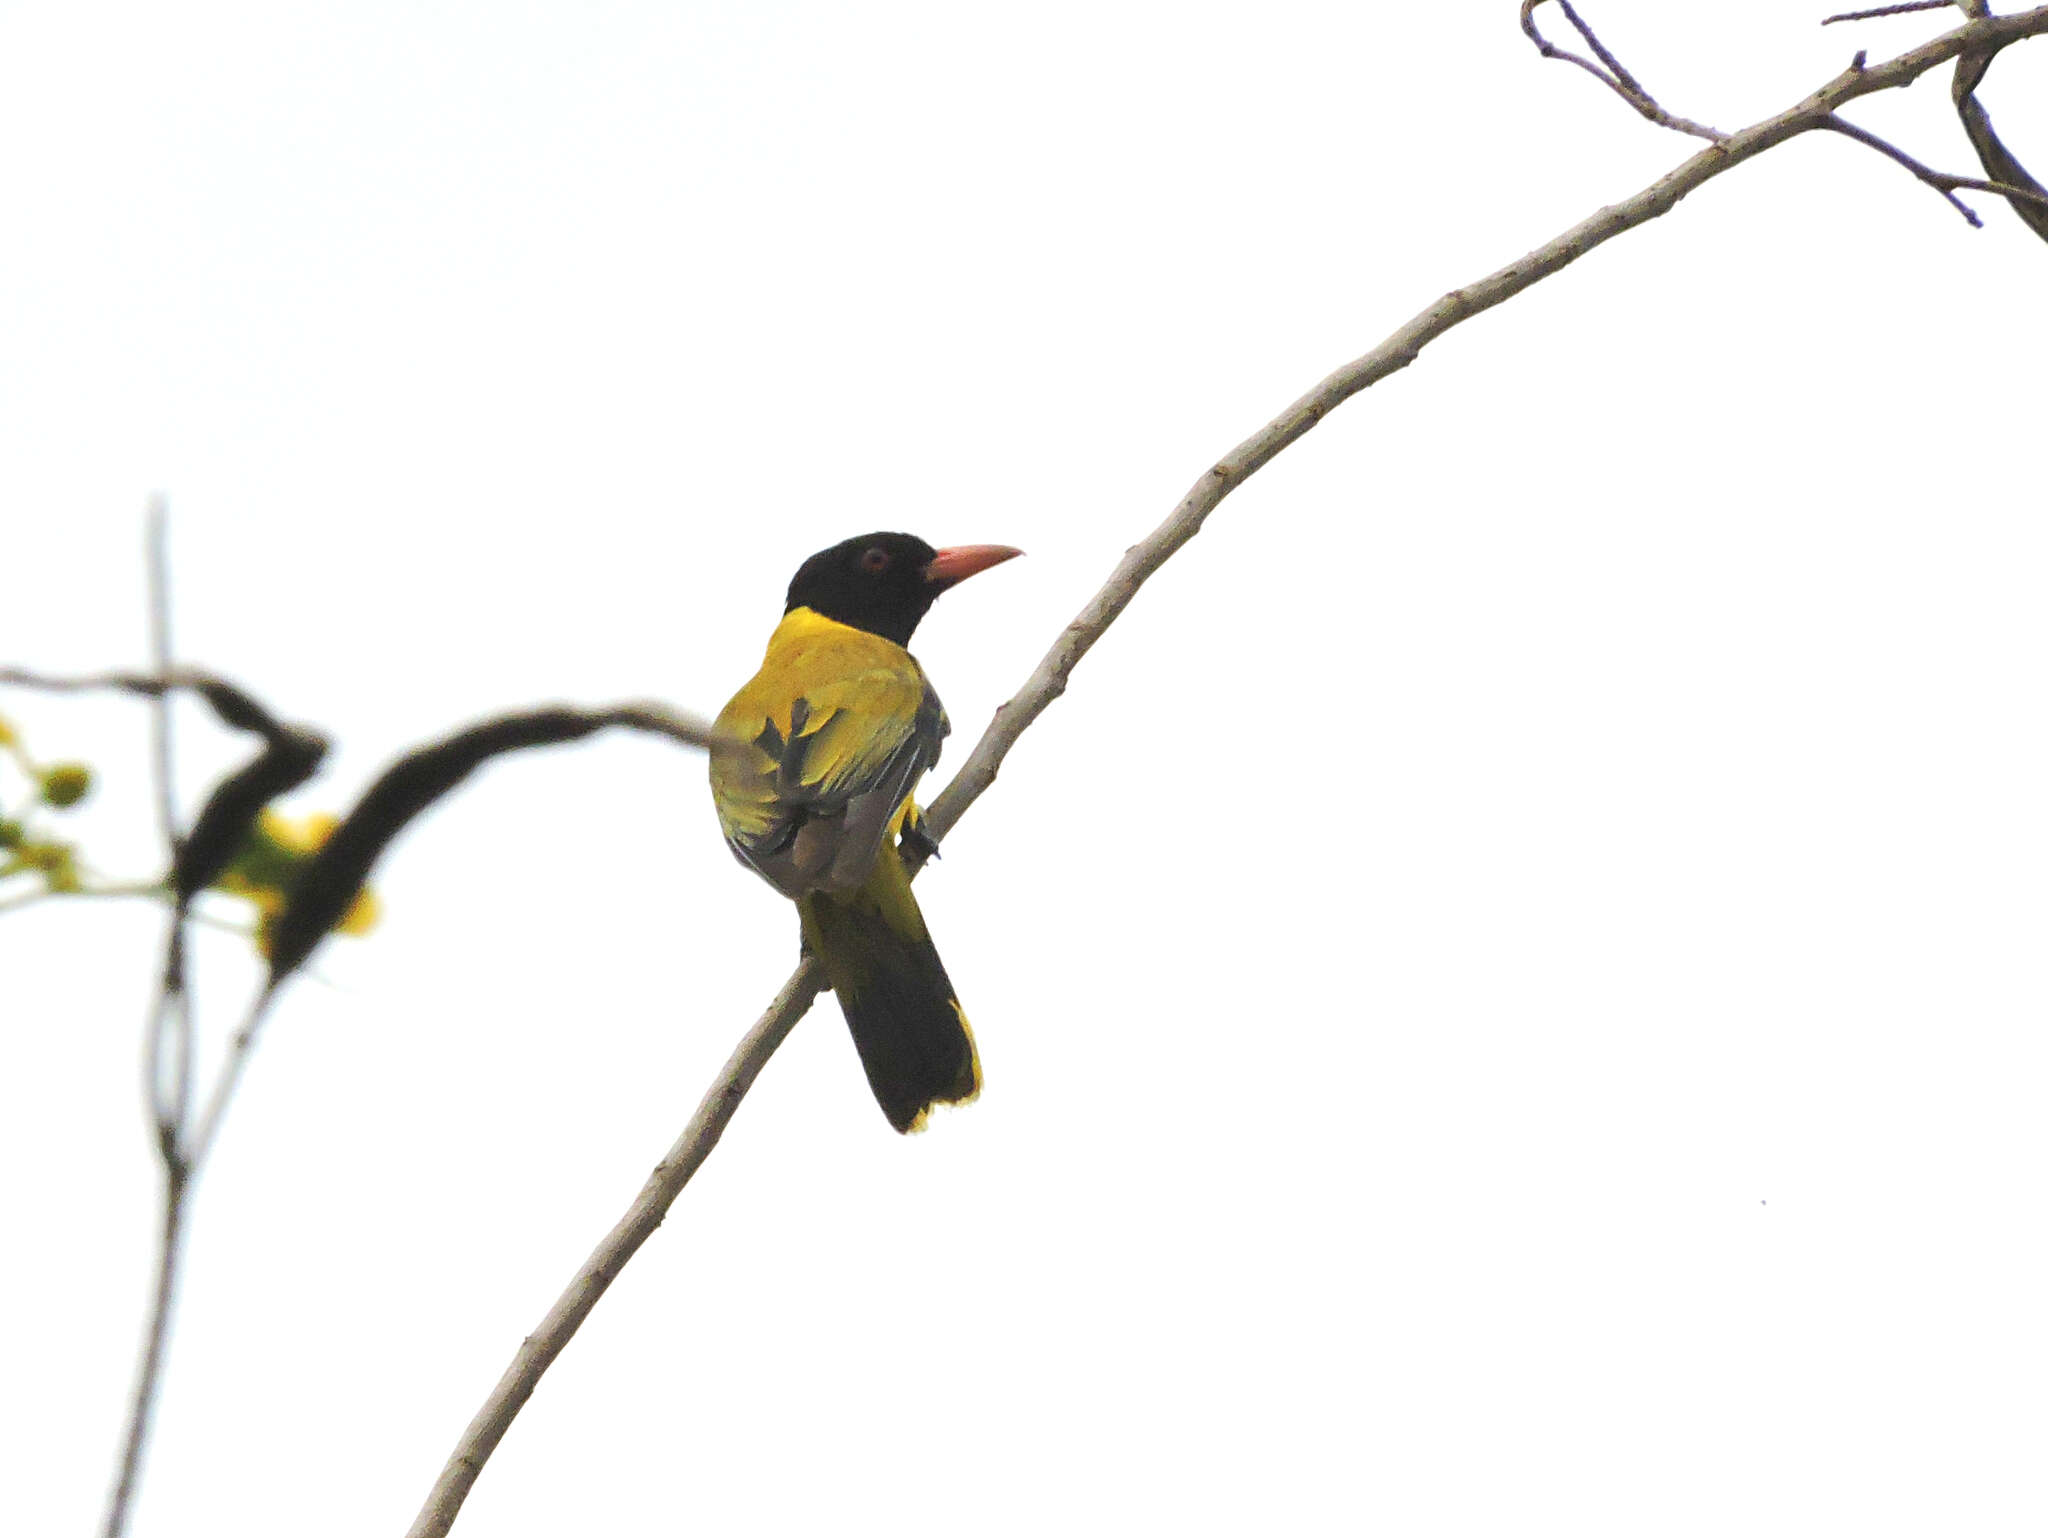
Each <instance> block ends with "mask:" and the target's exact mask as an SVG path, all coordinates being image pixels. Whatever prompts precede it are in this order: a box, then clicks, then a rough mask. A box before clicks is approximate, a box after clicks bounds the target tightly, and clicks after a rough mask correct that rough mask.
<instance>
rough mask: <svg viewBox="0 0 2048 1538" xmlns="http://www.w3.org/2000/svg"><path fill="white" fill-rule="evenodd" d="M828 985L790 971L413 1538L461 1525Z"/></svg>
mask: <svg viewBox="0 0 2048 1538" xmlns="http://www.w3.org/2000/svg"><path fill="white" fill-rule="evenodd" d="M824 985H825V983H824V977H823V976H822V974H821V973H820V972H819V970H818V968H817V967H816V966H815V965H814V964H812V963H810V962H805V963H804V964H803V965H802V966H800V967H798V968H797V969H796V971H794V972H792V973H791V974H790V975H789V980H788V981H787V982H785V983H784V984H783V985H782V990H781V991H780V992H779V993H777V994H776V995H775V998H774V1000H773V1002H771V1003H770V1004H769V1006H768V1008H767V1010H766V1011H765V1012H764V1013H763V1014H762V1016H761V1018H760V1019H759V1020H757V1021H755V1022H754V1027H753V1029H752V1030H750V1031H748V1032H747V1034H746V1035H745V1036H744V1037H743V1038H742V1039H741V1041H740V1044H739V1045H738V1046H737V1047H736V1048H734V1049H733V1054H732V1056H731V1057H730V1058H728V1059H727V1060H726V1064H725V1067H724V1068H723V1069H721V1070H720V1071H719V1075H718V1077H717V1078H716V1079H715V1080H713V1081H712V1084H711V1088H710V1089H709V1090H707V1091H706V1092H705V1095H704V1098H703V1099H702V1100H701V1101H699V1102H698V1105H697V1113H696V1115H694V1116H692V1117H691V1118H690V1124H689V1125H688V1126H687V1127H685V1128H683V1131H682V1135H681V1136H680V1137H678V1138H677V1139H676V1140H675V1143H674V1145H673V1146H672V1147H671V1148H670V1149H669V1151H668V1152H667V1153H666V1154H665V1155H664V1156H663V1157H662V1161H661V1163H659V1164H657V1165H655V1167H654V1172H653V1173H652V1174H650V1175H649V1176H648V1177H647V1183H646V1185H644V1186H643V1187H641V1190H640V1194H639V1196H637V1197H635V1198H634V1201H633V1205H632V1206H630V1207H628V1208H627V1209H626V1215H625V1216H624V1217H622V1218H620V1219H619V1221H618V1222H617V1223H616V1224H615V1225H614V1226H613V1228H612V1231H611V1232H610V1233H608V1234H606V1235H605V1236H604V1239H603V1241H602V1242H601V1243H599V1245H598V1246H597V1248H596V1249H595V1250H594V1251H592V1252H591V1256H590V1259H588V1260H586V1261H585V1262H584V1263H583V1266H582V1269H580V1270H579V1271H577V1273H576V1276H575V1279H574V1280H573V1281H571V1282H570V1283H569V1286H568V1288H567V1289H566V1290H565V1291H564V1292H563V1293H562V1295H561V1297H559V1298H557V1299H556V1300H555V1306H554V1307H553V1308H551V1309H549V1310H548V1313H547V1317H546V1318H545V1319H543V1320H541V1322H540V1326H539V1328H538V1329H536V1330H535V1331H534V1332H533V1333H532V1334H531V1335H529V1336H527V1337H526V1339H525V1340H523V1341H522V1342H520V1345H519V1350H518V1352H517V1353H516V1354H515V1355H514V1356H513V1358H512V1364H511V1365H510V1366H509V1367H507V1368H506V1369H505V1375H504V1376H503V1377H502V1378H500V1379H499V1380H498V1384H497V1387H496V1388H494V1389H492V1390H491V1394H490V1397H489V1398H488V1399H486V1400H485V1401H484V1405H483V1408H482V1409H480V1410H478V1411H477V1412H476V1418H475V1419H473V1420H472V1421H471V1422H470V1423H469V1425H468V1427H467V1428H466V1429H465V1430H464V1431H463V1433H462V1441H461V1442H460V1444H458V1446H457V1448H456V1451H455V1456H454V1457H452V1458H450V1459H449V1460H448V1462H447V1464H446V1466H445V1467H443V1468H442V1470H441V1477H440V1478H439V1479H438V1480H436V1481H435V1483H434V1488H433V1491H432V1493H431V1494H429V1495H428V1497H427V1502H426V1505H425V1506H423V1507H422V1508H421V1509H420V1514H419V1516H418V1517H417V1518H416V1519H415V1520H414V1522H413V1525H412V1528H411V1533H412V1534H413V1535H420V1534H426V1533H445V1532H447V1531H448V1529H449V1527H450V1525H451V1524H453V1522H454V1521H455V1514H456V1513H457V1512H458V1511H460V1510H461V1509H462V1503H463V1501H464V1500H466V1499H467V1498H468V1496H469V1490H470V1486H472V1485H474V1484H475V1483H476V1477H477V1475H478V1474H480V1473H482V1472H483V1466H484V1462H485V1460H486V1459H488V1458H489V1457H490V1456H491V1453H492V1452H493V1451H494V1450H495V1449H496V1448H497V1445H498V1443H499V1441H500V1439H502V1438H503V1437H504V1435H505V1433H506V1431H507V1430H508V1429H509V1428H510V1427H511V1425H512V1420H513V1417H515V1416H516V1415H518V1414H519V1411H520V1409H521V1408H522V1407H523V1406H524V1405H525V1403H526V1401H527V1400H528V1399H529V1398H531V1397H532V1395H533V1391H534V1389H535V1387H536V1386H537V1385H538V1384H539V1383H540V1379H541V1374H542V1373H544V1372H546V1371H547V1370H548V1368H549V1366H550V1365H551V1364H552V1363H553V1362H554V1360H555V1358H556V1357H558V1356H560V1355H561V1354H562V1348H563V1347H565V1346H567V1345H568V1344H569V1341H570V1339H571V1338H572V1337H573V1336H574V1335H575V1334H576V1331H577V1328H578V1327H579V1326H580V1325H581V1324H582V1323H583V1321H584V1320H585V1319H587V1318H588V1317H589V1316H590V1311H591V1310H592V1309H594V1308H595V1307H597V1301H598V1299H599V1298H602V1297H603V1296H604V1294H605V1289H606V1288H608V1287H610V1286H611V1284H612V1283H613V1282H614V1281H615V1280H617V1278H618V1275H619V1272H620V1271H621V1270H622V1269H623V1268H624V1267H625V1264H626V1262H627V1261H629V1260H631V1259H632V1258H633V1255H634V1252H635V1251H637V1250H638V1249H639V1248H640V1246H641V1245H643V1244H645V1243H646V1242H647V1241H648V1239H649V1238H650V1237H652V1235H653V1233H654V1231H655V1229H657V1228H659V1227H660V1226H661V1220H662V1219H663V1218H664V1217H666V1216H667V1215H668V1209H669V1208H670V1207H671V1206H672V1205H673V1204H674V1202H675V1199H676V1196H677V1194H678V1193H679V1192H680V1191H681V1190H682V1188H683V1187H684V1186H685V1185H686V1184H688V1183H689V1179H690V1177H691V1176H692V1175H694V1174H696V1173H697V1168H698V1166H699V1165H701V1164H702V1163H703V1162H704V1161H705V1159H706V1158H708V1157H709V1156H710V1154H711V1150H712V1149H714V1148H716V1147H717V1146H718V1140H719V1138H720V1137H721V1136H722V1135H723V1134H724V1132H725V1127H726V1123H728V1122H729V1121H731V1120H732V1113H733V1112H734V1111H736V1110H738V1109H739V1104H740V1100H741V1099H742V1097H744V1096H745V1094H746V1093H747V1091H748V1089H749V1088H751V1087H752V1085H753V1082H754V1079H755V1076H756V1075H758V1074H759V1073H760V1072H761V1069H762V1068H763V1067H764V1066H765V1065H766V1064H767V1061H768V1059H769V1058H770V1057H772V1056H773V1055H774V1053H775V1049H776V1048H777V1047H779V1046H781V1045H782V1042H783V1039H784V1038H785V1037H787V1036H788V1035H789V1033H790V1030H791V1028H792V1027H794V1026H795V1025H796V1023H797V1021H799V1020H801V1019H802V1018H803V1016H804V1011H805V1010H807V1009H809V1008H810V1007H811V1001H812V1000H813V999H815V998H816V997H817V996H818V994H819V993H820V992H821V991H822V990H823V988H824Z"/></svg>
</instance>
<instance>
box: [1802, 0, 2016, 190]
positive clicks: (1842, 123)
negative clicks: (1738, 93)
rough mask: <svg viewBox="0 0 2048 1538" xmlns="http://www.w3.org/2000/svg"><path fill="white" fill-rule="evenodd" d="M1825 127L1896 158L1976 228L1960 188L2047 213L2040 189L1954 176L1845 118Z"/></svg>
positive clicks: (1831, 121)
mask: <svg viewBox="0 0 2048 1538" xmlns="http://www.w3.org/2000/svg"><path fill="white" fill-rule="evenodd" d="M1943 3H1944V4H1946V3H1947V0H1943ZM1823 126H1825V127H1826V128H1827V130H1828V131H1829V132H1830V133H1838V134H1841V135H1843V136H1844V137H1845V138H1850V139H1854V140H1855V141H1856V142H1857V143H1858V144H1867V145H1869V146H1870V147H1871V148H1872V149H1874V150H1876V151H1877V152H1878V153H1879V154H1880V155H1883V156H1885V157H1886V158H1887V159H1890V160H1895V161H1897V162H1898V163H1899V164H1900V165H1902V166H1904V167H1905V168H1906V169H1907V170H1908V171H1911V172H1912V173H1913V174H1914V175H1915V176H1916V177H1918V178H1919V179H1920V180H1921V181H1923V182H1925V183H1926V184H1927V185H1928V186H1930V187H1932V188H1933V189H1934V190H1935V191H1936V192H1938V193H1940V194H1941V195H1942V196H1943V197H1944V198H1946V199H1948V201H1949V205H1950V206H1951V207H1953V208H1954V209H1955V211H1956V212H1957V213H1959V214H1961V215H1962V216H1963V217H1964V218H1965V219H1967V220H1969V221H1970V224H1971V226H1972V227H1973V228H1975V229H1980V230H1981V229H1983V228H1984V221H1983V220H1982V219H1981V218H1979V217H1978V214H1977V211H1976V210H1975V209H1974V208H1972V207H1970V205H1969V204H1967V203H1965V202H1964V201H1963V200H1962V199H1961V198H1959V197H1957V196H1956V193H1957V192H1959V191H1968V192H1989V193H1994V194H1996V195H1997V196H1999V197H2002V198H2004V199H2006V200H2007V201H2008V202H2013V203H2028V204H2032V205H2033V206H2035V207H2037V208H2040V209H2041V210H2042V211H2043V212H2044V213H2048V194H2044V193H2042V192H2041V190H2040V189H2038V188H2029V187H2014V186H2011V185H2009V184H2007V183H2005V182H1992V181H1986V180H1984V179H1983V178H1982V177H1977V176H1951V175H1950V174H1949V173H1948V172H1946V171H1937V170H1935V169H1934V167H1932V166H1930V165H1923V164H1921V163H1920V162H1919V161H1917V160H1915V159H1914V158H1913V157H1912V156H1911V155H1908V154H1907V153H1906V152H1905V151H1904V150H1902V149H1900V148H1899V147H1898V146H1897V145H1896V144H1892V143H1890V142H1888V141H1886V140H1884V139H1880V138H1879V137H1878V136H1877V135H1876V134H1874V133H1872V132H1871V131H1870V130H1869V129H1867V128H1859V127H1857V126H1856V124H1854V123H1851V122H1849V121H1848V120H1846V119H1844V118H1840V117H1836V118H1832V119H1830V120H1829V121H1828V122H1827V123H1826V124H1825V125H1823Z"/></svg>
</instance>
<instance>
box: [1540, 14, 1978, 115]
mask: <svg viewBox="0 0 2048 1538" xmlns="http://www.w3.org/2000/svg"><path fill="white" fill-rule="evenodd" d="M1942 3H1943V4H1946V3H1947V0H1942ZM1541 4H1543V0H1522V31H1523V32H1524V33H1526V34H1527V35H1528V38H1529V41H1530V42H1532V43H1534V44H1535V45H1536V51H1537V52H1538V53H1540V54H1542V55H1543V57H1544V58H1546V59H1562V60H1563V61H1564V62H1565V63H1567V64H1576V65H1578V67H1579V68H1580V69H1582V70H1584V71H1585V72H1586V73H1587V74H1589V75H1591V76H1592V77H1593V78H1594V79H1595V80H1597V81H1599V82H1600V83H1601V84H1602V85H1604V86H1606V87H1607V89H1608V90H1610V91H1612V92H1613V93H1614V94H1615V95H1616V96H1619V97H1620V98H1621V99H1622V100H1623V101H1625V102H1627V103H1628V104H1629V105H1630V106H1631V107H1633V108H1635V109H1636V111H1638V112H1640V113H1641V114H1642V115H1643V116H1644V117H1646V118H1648V119H1649V120H1650V121H1651V122H1653V123H1655V124H1656V125H1657V126H1658V127H1659V128H1669V129H1671V130H1672V131H1673V132H1674V133H1682V134H1691V135H1692V136H1693V137H1694V138H1696V139H1711V140H1713V141H1714V142H1715V143H1719V142H1720V141H1721V140H1723V139H1725V138H1727V137H1728V136H1727V135H1726V134H1724V133H1722V132H1721V130H1720V129H1718V128H1709V127H1707V125H1706V124H1704V123H1695V122H1694V121H1693V120H1692V119H1691V118H1683V117H1675V116H1673V115H1672V114H1671V113H1669V112H1666V111H1665V110H1664V109H1663V108H1662V107H1660V106H1658V105H1657V99H1656V98H1655V97H1653V96H1652V95H1651V94H1650V93H1649V92H1648V91H1646V90H1644V89H1643V86H1642V82H1641V81H1639V80H1637V79H1636V77H1635V76H1634V75H1631V74H1630V73H1629V72H1628V70H1627V68H1626V67H1625V66H1624V65H1623V64H1622V62H1621V60H1619V59H1617V58H1616V57H1615V56H1614V55H1613V54H1612V53H1611V52H1609V50H1608V48H1607V45H1606V44H1605V43H1603V42H1601V41H1600V38H1599V35H1598V34H1597V33H1595V32H1594V31H1593V29H1592V28H1591V27H1589V26H1587V25H1586V23H1585V22H1584V21H1583V20H1581V19H1580V17H1579V13H1578V12H1577V11H1576V10H1574V9H1573V8H1572V0H1557V8H1558V9H1559V10H1561V11H1563V12H1564V19H1565V20H1566V21H1568V22H1570V23H1571V24H1572V26H1573V27H1575V28H1576V29H1577V30H1578V34H1579V36H1580V37H1582V38H1584V39H1585V40H1586V46H1587V47H1588V48H1590V49H1592V50H1593V52H1594V54H1595V55H1596V56H1597V57H1598V58H1599V60H1600V62H1599V63H1598V64H1595V63H1594V62H1593V61H1592V60H1591V59H1588V58H1585V57H1584V56H1582V55H1580V54H1576V53H1573V52H1572V51H1571V50H1570V49H1568V48H1560V47H1558V46H1557V44H1555V43H1553V42H1552V41H1551V40H1550V39H1549V38H1547V37H1545V36H1544V35H1543V31H1542V29H1541V28H1539V27H1538V26H1537V25H1536V7H1537V6H1539V5H1541Z"/></svg>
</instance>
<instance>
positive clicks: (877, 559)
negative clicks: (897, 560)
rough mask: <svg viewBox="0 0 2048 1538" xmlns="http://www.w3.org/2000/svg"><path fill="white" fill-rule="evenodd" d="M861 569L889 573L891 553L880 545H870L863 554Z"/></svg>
mask: <svg viewBox="0 0 2048 1538" xmlns="http://www.w3.org/2000/svg"><path fill="white" fill-rule="evenodd" d="M860 569H861V570H862V571H887V570H888V569H889V552H888V551H886V550H884V549H883V548H882V547H881V546H880V545H870V546H869V547H868V548H867V549H866V550H863V551H862V552H861V557H860Z"/></svg>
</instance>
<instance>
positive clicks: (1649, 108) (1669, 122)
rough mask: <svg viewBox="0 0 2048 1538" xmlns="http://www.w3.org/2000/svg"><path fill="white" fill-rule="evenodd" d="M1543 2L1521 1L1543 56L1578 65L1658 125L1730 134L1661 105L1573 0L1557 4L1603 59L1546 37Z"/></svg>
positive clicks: (1525, 23) (1700, 135) (1708, 135)
mask: <svg viewBox="0 0 2048 1538" xmlns="http://www.w3.org/2000/svg"><path fill="white" fill-rule="evenodd" d="M1541 4H1543V0H1522V30H1523V32H1525V33H1527V34H1528V37H1529V41H1530V42H1532V43H1534V44H1535V45H1536V51H1537V52H1538V53H1540V54H1542V55H1543V57H1544V58H1546V59H1562V60H1564V62H1565V63H1567V64H1576V65H1578V67H1579V68H1580V69H1582V70H1584V71H1585V72H1586V73H1587V74H1589V75H1591V76H1592V77H1593V78H1594V79H1595V80H1597V81H1599V82H1600V83H1601V84H1602V85H1604V86H1606V87H1607V88H1608V90H1610V91H1612V92H1614V94H1615V95H1616V96H1619V97H1620V98H1621V99H1622V100H1623V101H1625V102H1627V103H1628V104H1629V105H1630V106H1631V107H1633V108H1635V109H1636V111H1638V112H1640V113H1641V114H1642V115H1643V116H1644V117H1646V118H1648V119H1649V120H1650V121H1651V122H1653V123H1655V124H1656V125H1657V126H1658V127H1659V128H1669V129H1672V130H1673V131H1675V132H1677V133H1682V134H1691V135H1692V136H1693V137H1694V138H1696V139H1711V140H1713V141H1714V142H1716V143H1719V142H1720V141H1721V140H1723V139H1725V138H1727V137H1728V136H1727V135H1726V134H1724V133H1722V132H1721V131H1720V130H1719V129H1718V128H1709V127H1707V125H1706V124H1704V123H1695V122H1693V121H1692V120H1691V119H1690V118H1682V117H1674V116H1673V115H1672V114H1671V113H1669V112H1666V111H1665V110H1664V109H1663V108H1662V107H1660V106H1658V105H1657V101H1656V98H1655V97H1653V96H1651V95H1650V93H1649V92H1648V91H1646V90H1644V89H1643V87H1642V82H1640V81H1639V80H1637V79H1636V77H1635V76H1634V75H1631V74H1630V73H1629V72H1628V70H1627V69H1625V68H1624V67H1623V66H1622V62H1621V60H1619V59H1617V58H1616V57H1615V56H1614V55H1613V54H1612V53H1611V52H1609V50H1608V48H1607V45H1606V44H1605V43H1603V42H1601V41H1600V39H1599V37H1598V36H1597V35H1596V34H1595V33H1594V31H1593V29H1592V28H1591V27H1589V26H1587V25H1586V23H1585V22H1584V21H1583V20H1581V19H1580V17H1579V13H1578V12H1577V11H1576V10H1574V9H1573V8H1572V3H1571V0H1557V7H1558V9H1559V10H1561V11H1563V12H1564V16H1565V20H1566V21H1569V22H1570V23H1571V24H1572V25H1573V26H1574V27H1575V28H1577V29H1578V34H1579V36H1580V37H1582V38H1584V39H1585V40H1586V46H1587V47H1589V48H1591V49H1592V50H1593V52H1594V54H1595V55H1597V56H1598V58H1599V60H1600V62H1599V63H1598V64H1595V63H1594V62H1593V61H1592V60H1591V59H1588V58H1585V57H1584V56H1582V55H1580V54H1576V53H1573V52H1572V51H1571V50H1570V49H1568V48H1560V47H1558V46H1557V44H1555V43H1553V42H1552V41H1551V40H1550V39H1549V38H1547V37H1545V36H1544V35H1543V32H1542V29H1541V28H1539V27H1538V26H1537V25H1536V7H1537V6H1539V5H1541Z"/></svg>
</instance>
